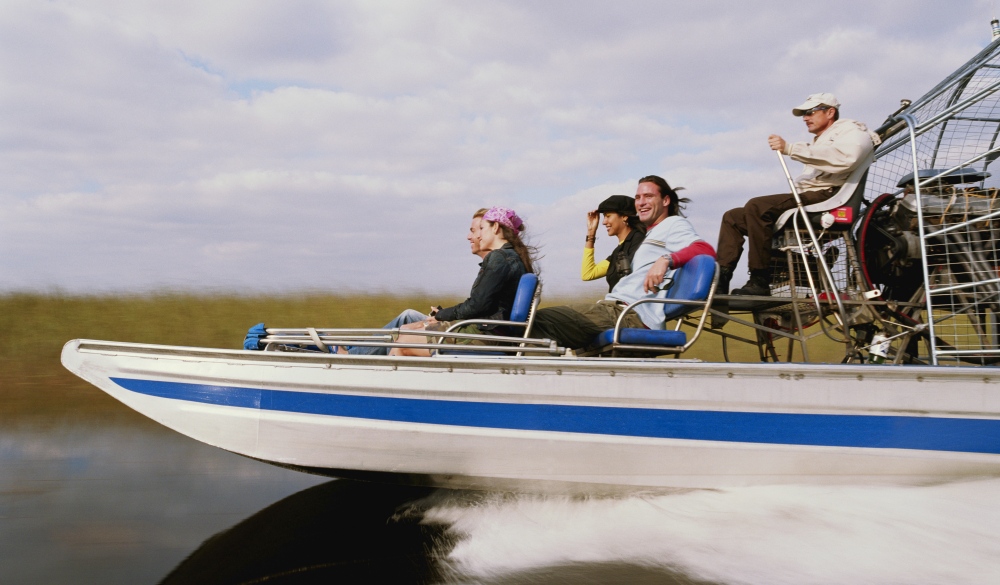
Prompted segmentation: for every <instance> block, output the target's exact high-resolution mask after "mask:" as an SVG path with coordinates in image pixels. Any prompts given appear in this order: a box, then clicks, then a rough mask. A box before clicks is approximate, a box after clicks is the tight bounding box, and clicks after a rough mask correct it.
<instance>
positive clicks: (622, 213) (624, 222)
mask: <svg viewBox="0 0 1000 585" xmlns="http://www.w3.org/2000/svg"><path fill="white" fill-rule="evenodd" d="M602 213H603V214H604V227H605V228H607V230H608V235H609V236H613V237H617V238H618V246H617V247H616V248H615V249H614V250H613V251H612V252H611V255H610V256H608V257H607V258H606V259H604V260H601V261H600V262H599V263H597V264H595V263H594V242H596V241H597V224H598V219H599V217H598V216H599V215H600V214H602ZM645 237H646V227H645V226H644V225H642V222H640V221H639V217H638V215H637V214H636V211H635V200H634V199H633V198H631V197H629V196H627V195H612V196H611V197H608V198H607V199H605V200H604V201H602V202H601V204H600V205H598V206H597V209H595V210H594V211H589V212H587V243H586V245H585V246H584V248H583V265H582V267H581V269H580V276H581V277H582V278H583V280H596V279H598V278H600V277H602V276H606V277H607V280H608V290H609V291H610V290H611V289H613V288H615V285H616V284H618V281H619V280H621V278H622V277H623V276H626V275H628V274H630V273H631V272H632V256H634V255H635V251H636V250H638V249H639V244H641V243H642V240H643V239H644V238H645Z"/></svg>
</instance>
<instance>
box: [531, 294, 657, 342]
mask: <svg viewBox="0 0 1000 585" xmlns="http://www.w3.org/2000/svg"><path fill="white" fill-rule="evenodd" d="M624 310H625V307H624V306H621V305H619V304H618V303H616V302H615V301H599V302H597V303H594V304H583V305H564V306H561V307H547V308H545V309H540V310H539V311H538V313H537V314H536V315H535V324H534V326H532V328H531V336H532V337H535V338H543V339H552V340H553V341H555V342H556V343H558V344H559V345H561V346H564V347H568V348H570V349H580V348H583V347H587V346H588V345H590V342H591V341H593V339H594V338H595V337H597V335H598V334H600V333H601V332H602V331H606V330H608V329H614V328H615V323H617V322H618V316H619V315H621V314H622V311H624ZM622 326H623V327H629V328H634V329H642V328H644V327H645V325H644V324H643V323H642V319H640V318H639V315H636V314H635V312H631V313H629V314H628V315H626V316H625V321H624V322H623V323H622Z"/></svg>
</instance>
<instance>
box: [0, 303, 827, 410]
mask: <svg viewBox="0 0 1000 585" xmlns="http://www.w3.org/2000/svg"><path fill="white" fill-rule="evenodd" d="M449 300H451V301H457V300H460V299H440V298H431V297H430V296H422V295H413V296H405V297H404V296H391V295H374V296H359V295H349V296H345V295H329V294H300V295H286V296H266V297H265V296H260V297H254V296H233V295H230V296H226V295H195V294H180V293H163V294H150V295H134V296H72V295H59V294H51V295H50V294H10V295H4V296H0V326H2V329H0V331H2V335H0V419H2V420H10V419H11V418H12V417H13V418H23V417H30V416H34V415H44V417H48V418H51V417H57V418H58V417H65V416H70V417H74V418H76V417H83V418H84V419H88V420H92V419H95V418H97V419H105V418H107V417H112V418H116V419H117V418H121V417H124V418H126V419H128V420H130V421H131V420H133V418H132V415H131V414H128V413H131V411H130V410H128V409H127V408H126V407H124V406H121V405H119V404H118V403H117V402H116V401H114V400H112V399H111V398H109V397H107V396H106V395H105V394H104V393H103V392H100V391H99V390H97V389H96V388H94V387H93V386H91V385H89V384H87V383H85V382H83V381H82V380H79V379H78V378H76V377H75V376H73V375H72V374H69V373H68V372H67V371H66V370H65V369H64V368H63V367H62V365H61V364H60V363H59V354H60V352H61V350H62V346H63V344H64V343H66V342H67V341H69V340H71V339H77V338H86V339H104V340H111V341H129V342H141V343H155V344H164V345H183V346H195V347H218V348H233V349H236V348H240V347H242V341H243V336H244V334H245V332H246V330H247V329H248V328H249V327H251V326H253V325H254V324H256V323H260V322H263V323H266V324H267V325H269V326H282V327H310V326H312V327H381V326H382V325H384V324H385V323H386V322H388V321H389V320H390V319H392V318H393V317H395V316H396V315H397V314H399V312H400V311H402V310H403V309H405V308H415V309H418V310H423V311H426V310H427V309H428V308H429V307H430V305H431V304H432V303H434V304H437V303H445V302H447V301H449ZM593 301H594V299H593V298H590V297H586V298H549V299H546V302H545V303H543V306H547V305H557V304H565V303H574V302H593ZM726 331H730V332H732V333H736V334H740V335H743V336H744V337H751V338H752V337H753V334H752V333H751V332H750V331H749V330H747V329H746V328H743V327H739V326H737V325H735V324H730V325H728V326H727V327H726ZM786 348H787V344H785V343H782V344H781V345H780V346H779V349H780V351H781V352H782V353H781V357H782V358H784V357H785V354H784V351H786ZM810 351H811V352H813V353H812V354H811V356H810V357H811V358H812V360H813V361H839V359H840V356H842V355H843V350H842V348H841V347H840V346H837V345H836V344H833V343H831V342H828V341H826V340H822V339H820V340H814V342H812V343H811V344H810ZM795 356H796V357H797V358H798V360H801V355H800V354H799V353H798V350H796V354H795ZM684 357H686V358H698V359H703V360H705V361H723V357H722V346H721V342H720V339H719V337H717V336H714V335H710V334H703V335H702V337H701V339H700V340H699V341H698V343H697V344H696V345H695V346H694V347H693V348H692V349H691V350H690V351H688V352H687V353H685V354H684ZM730 358H731V359H733V360H735V361H746V362H755V361H757V360H758V355H757V349H756V347H755V346H751V345H745V344H731V351H730ZM136 416H137V415H136Z"/></svg>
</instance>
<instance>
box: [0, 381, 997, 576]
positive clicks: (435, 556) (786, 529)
mask: <svg viewBox="0 0 1000 585" xmlns="http://www.w3.org/2000/svg"><path fill="white" fill-rule="evenodd" d="M100 400H105V402H101V403H100V404H101V408H98V409H96V410H94V409H91V410H89V411H88V414H87V416H85V417H84V416H82V415H81V416H77V417H75V418H74V417H73V416H66V414H65V413H62V414H59V415H58V416H57V415H56V414H51V413H50V414H43V415H38V414H35V415H32V416H30V417H29V416H24V417H20V418H18V417H14V418H11V417H6V418H4V419H2V422H3V425H2V426H0V583H157V582H164V583H199V582H203V583H314V582H330V581H335V582H390V583H488V584H492V583H544V584H548V583H574V584H578V583H685V584H696V583H697V584H701V583H727V584H758V583H760V584H764V583H767V584H784V583H795V584H806V583H870V584H883V583H884V584H896V583H908V584H923V583H928V584H930V583H984V584H985V583H990V584H993V583H1000V505H998V504H997V502H998V496H1000V480H997V479H987V480H978V481H967V482H960V483H950V484H943V485H929V486H921V487H908V488H898V487H864V486H848V487H836V488H830V487H767V488H745V489H732V490H723V491H709V490H702V491H689V492H682V493H676V494H671V495H647V496H635V497H622V498H604V499H602V498H569V497H556V496H545V497H541V496H526V495H520V496H515V495H511V494H489V493H485V494H484V493H478V492H460V491H449V490H429V489H421V488H410V487H402V486H383V485H378V484H367V483H361V482H350V481H330V480H328V479H325V478H319V477H314V476H309V475H305V474H301V473H297V472H293V471H289V470H284V469H279V468H276V467H273V466H269V465H266V464H263V463H260V462H257V461H253V460H249V459H245V458H242V457H239V456H237V455H233V454H230V453H226V452H223V451H221V450H218V449H215V448H212V447H208V446H206V445H202V444H200V443H197V442H195V441H193V440H190V439H188V438H186V437H183V436H181V435H179V434H176V433H174V432H172V431H169V430H166V429H163V428H162V427H159V426H158V425H156V424H155V423H152V422H149V421H146V420H145V419H143V418H142V417H140V416H139V415H137V414H132V413H130V411H127V409H125V407H123V406H121V405H118V404H117V403H115V402H113V401H111V400H110V399H106V397H105V398H101V399H100ZM102 409H103V410H102ZM50 411H51V412H57V411H58V409H50ZM46 412H49V411H46ZM102 412H103V413H104V414H102ZM108 413H111V414H113V415H114V416H105V415H107V414H108Z"/></svg>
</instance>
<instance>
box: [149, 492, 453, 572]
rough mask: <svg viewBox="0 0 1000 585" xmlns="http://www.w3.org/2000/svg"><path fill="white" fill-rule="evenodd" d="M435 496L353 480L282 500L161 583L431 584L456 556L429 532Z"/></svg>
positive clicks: (439, 533) (436, 530)
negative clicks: (443, 562) (423, 509)
mask: <svg viewBox="0 0 1000 585" xmlns="http://www.w3.org/2000/svg"><path fill="white" fill-rule="evenodd" d="M432 491H433V490H432V489H430V488H420V487H409V486H399V485H385V484H378V483H365V482H355V481H347V480H338V481H331V482H328V483H324V484H321V485H318V486H315V487H312V488H309V489H307V490H304V491H301V492H299V493H297V494H294V495H292V496H289V497H287V498H285V499H283V500H280V501H278V502H276V503H274V504H272V505H271V506H268V507H267V508H265V509H263V510H261V511H260V512H258V513H256V514H254V515H253V516H251V517H249V518H247V519H246V520H244V521H242V522H240V523H239V524H237V525H235V526H233V527H232V528H229V529H227V530H224V531H222V532H220V533H218V534H216V535H215V536H212V537H211V538H209V539H208V540H206V541H205V542H204V543H203V544H202V545H201V546H200V547H199V548H198V549H197V550H195V551H194V552H193V553H191V555H190V556H188V557H187V558H186V559H184V561H182V562H181V563H180V564H179V565H178V566H177V567H176V568H175V569H174V570H173V571H171V572H170V573H169V574H168V575H167V576H166V577H165V578H164V579H163V581H162V582H161V583H163V584H165V585H172V584H179V583H184V584H197V583H212V584H224V583H269V584H270V583H280V584H282V585H286V584H291V583H317V582H323V583H328V582H345V581H347V582H352V583H353V582H362V581H364V582H372V583H430V582H440V581H441V580H442V574H441V570H440V569H439V567H438V558H439V557H440V555H445V554H447V553H448V551H449V550H450V549H451V546H452V545H451V544H450V543H449V542H448V539H447V538H446V537H445V535H444V531H445V529H446V527H444V526H434V525H427V524H422V523H421V519H422V514H421V513H420V510H419V508H418V507H416V506H415V505H414V502H418V501H419V500H421V499H423V498H425V497H427V496H428V495H429V494H430V493H431V492H432Z"/></svg>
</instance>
